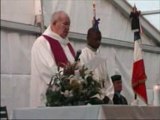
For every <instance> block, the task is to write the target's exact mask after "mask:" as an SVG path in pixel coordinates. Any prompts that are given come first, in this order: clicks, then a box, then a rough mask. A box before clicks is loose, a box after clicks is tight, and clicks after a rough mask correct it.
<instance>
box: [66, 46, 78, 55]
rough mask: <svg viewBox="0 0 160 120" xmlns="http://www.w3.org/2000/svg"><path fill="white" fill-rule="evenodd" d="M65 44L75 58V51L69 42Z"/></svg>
mask: <svg viewBox="0 0 160 120" xmlns="http://www.w3.org/2000/svg"><path fill="white" fill-rule="evenodd" d="M67 45H68V48H69V50H70V51H71V53H72V55H73V57H74V58H75V56H76V54H75V51H74V49H73V47H72V45H71V44H70V43H68V44H67Z"/></svg>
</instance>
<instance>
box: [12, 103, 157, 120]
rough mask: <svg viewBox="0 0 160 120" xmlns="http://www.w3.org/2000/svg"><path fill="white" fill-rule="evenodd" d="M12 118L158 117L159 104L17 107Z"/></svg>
mask: <svg viewBox="0 0 160 120" xmlns="http://www.w3.org/2000/svg"><path fill="white" fill-rule="evenodd" d="M12 119H114V120H115V119H134V120H135V119H156V120H157V119H160V106H156V107H155V106H127V105H123V106H122V105H116V106H115V105H86V106H63V107H39V108H19V109H15V110H13V115H12Z"/></svg>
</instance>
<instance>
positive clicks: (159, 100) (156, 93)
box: [153, 84, 160, 106]
mask: <svg viewBox="0 0 160 120" xmlns="http://www.w3.org/2000/svg"><path fill="white" fill-rule="evenodd" d="M153 105H154V106H160V84H157V85H155V86H154V87H153Z"/></svg>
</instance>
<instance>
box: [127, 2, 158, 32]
mask: <svg viewBox="0 0 160 120" xmlns="http://www.w3.org/2000/svg"><path fill="white" fill-rule="evenodd" d="M127 1H128V2H129V3H130V4H131V5H132V6H133V5H134V4H136V6H137V9H138V10H140V11H141V12H142V13H143V11H151V10H159V11H160V0H127ZM144 17H145V18H146V19H147V20H148V21H149V22H150V23H152V25H153V26H155V27H156V28H157V29H158V30H159V31H160V13H159V14H152V15H144Z"/></svg>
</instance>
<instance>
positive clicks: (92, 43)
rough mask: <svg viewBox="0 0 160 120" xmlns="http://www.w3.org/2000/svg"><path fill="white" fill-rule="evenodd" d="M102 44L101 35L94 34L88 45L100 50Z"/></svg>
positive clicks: (90, 37)
mask: <svg viewBox="0 0 160 120" xmlns="http://www.w3.org/2000/svg"><path fill="white" fill-rule="evenodd" d="M100 44H101V34H100V33H97V32H93V33H92V34H91V35H90V36H89V38H88V45H90V46H91V47H92V48H94V49H98V48H99V46H100Z"/></svg>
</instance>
